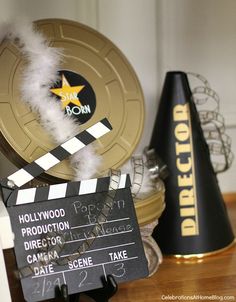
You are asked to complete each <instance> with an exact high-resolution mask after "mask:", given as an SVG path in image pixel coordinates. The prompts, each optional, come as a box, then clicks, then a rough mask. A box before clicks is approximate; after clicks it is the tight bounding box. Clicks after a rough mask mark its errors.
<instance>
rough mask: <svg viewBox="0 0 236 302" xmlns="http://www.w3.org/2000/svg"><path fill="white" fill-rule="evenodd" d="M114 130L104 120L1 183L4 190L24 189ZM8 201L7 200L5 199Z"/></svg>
mask: <svg viewBox="0 0 236 302" xmlns="http://www.w3.org/2000/svg"><path fill="white" fill-rule="evenodd" d="M111 130H112V126H111V124H110V123H109V121H108V120H107V119H106V118H104V119H102V120H101V121H99V122H97V123H96V124H94V125H93V126H91V127H89V128H88V129H86V130H84V131H82V132H81V133H79V134H77V135H76V136H74V137H73V138H71V139H69V140H67V141H66V142H64V143H63V144H61V145H59V146H58V147H56V148H55V149H53V150H52V151H50V152H48V153H46V154H45V155H43V156H41V157H40V158H38V159H37V160H35V161H34V162H32V163H30V164H28V165H26V166H25V167H24V168H22V169H20V170H18V171H16V172H15V173H13V174H11V175H10V176H8V177H7V178H5V179H3V180H2V181H1V185H2V187H4V188H6V189H7V188H9V189H11V190H14V189H17V188H20V187H22V186H23V185H24V184H26V183H27V182H29V181H30V180H32V179H34V178H35V177H37V176H39V175H40V174H42V173H43V172H45V171H47V170H48V169H50V168H52V167H53V166H55V165H56V164H58V163H59V162H61V161H62V160H63V159H65V158H67V157H68V156H70V155H72V154H74V153H76V152H77V151H79V150H81V149H82V148H84V147H85V146H87V145H88V144H90V143H92V142H93V141H95V140H96V139H98V138H100V137H101V136H103V135H104V134H106V133H108V132H109V131H111ZM5 199H6V198H5Z"/></svg>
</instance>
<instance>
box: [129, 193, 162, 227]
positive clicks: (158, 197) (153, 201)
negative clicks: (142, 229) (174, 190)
mask: <svg viewBox="0 0 236 302" xmlns="http://www.w3.org/2000/svg"><path fill="white" fill-rule="evenodd" d="M134 205H135V211H136V215H137V219H138V223H139V226H144V225H146V224H149V223H151V222H153V221H155V220H156V219H159V217H160V216H161V214H162V212H163V211H164V209H165V192H164V187H163V189H162V190H160V191H158V192H155V193H153V194H151V195H150V196H149V197H147V198H144V199H141V200H135V203H134Z"/></svg>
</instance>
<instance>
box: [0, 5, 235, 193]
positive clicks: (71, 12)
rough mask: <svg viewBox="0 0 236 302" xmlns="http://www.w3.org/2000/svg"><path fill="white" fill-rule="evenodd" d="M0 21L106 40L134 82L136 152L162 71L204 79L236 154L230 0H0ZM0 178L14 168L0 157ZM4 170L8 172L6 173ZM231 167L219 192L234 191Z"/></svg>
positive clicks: (232, 10)
mask: <svg viewBox="0 0 236 302" xmlns="http://www.w3.org/2000/svg"><path fill="white" fill-rule="evenodd" d="M0 7H1V10H0V20H5V19H8V18H14V17H16V16H25V17H27V18H28V19H30V20H36V19H42V18H65V19H71V20H75V21H79V22H82V23H84V24H87V25H89V26H91V27H93V28H95V29H97V30H98V31H100V32H102V33H103V34H104V35H106V36H107V37H108V38H110V39H111V40H112V41H113V42H114V43H115V44H116V45H117V46H118V47H119V48H120V49H121V50H122V51H123V53H124V54H125V55H126V57H127V58H128V60H129V61H130V62H131V64H132V65H133V67H134V69H135V70H136V72H137V75H138V77H139V79H140V82H141V85H142V88H143V91H144V96H145V102H146V116H147V118H146V124H145V129H144V135H143V138H142V140H141V142H140V145H139V147H138V150H137V152H139V151H141V150H142V149H143V147H144V146H146V145H148V143H149V140H150V136H151V132H152V128H153V124H154V120H155V115H156V111H157V106H158V99H159V95H160V92H161V89H162V84H163V80H164V77H165V73H166V71H168V70H183V71H194V72H197V73H200V74H202V75H204V76H205V77H206V78H207V79H208V80H209V81H210V83H211V86H212V88H213V89H214V90H216V91H217V92H218V94H219V96H220V98H221V113H222V114H223V115H224V117H225V119H226V125H227V133H228V134H229V135H230V136H231V137H232V140H233V149H234V153H235V154H236V104H235V103H236V100H235V96H236V85H235V84H236V1H235V0H224V1H222V0H66V1H65V0H40V1H38V0H0ZM0 164H1V168H0V170H1V171H0V176H6V175H7V174H9V173H10V172H9V171H12V170H14V169H15V168H14V167H13V165H11V164H10V163H9V162H8V161H6V160H5V158H4V157H3V156H2V155H1V156H0ZM8 172H9V173H8ZM235 175H236V163H234V165H233V167H232V168H231V169H230V170H229V171H228V172H225V173H223V174H222V175H220V177H219V180H220V186H221V189H222V191H223V192H232V191H236V188H235V184H234V176H235Z"/></svg>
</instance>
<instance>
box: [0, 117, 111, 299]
mask: <svg viewBox="0 0 236 302" xmlns="http://www.w3.org/2000/svg"><path fill="white" fill-rule="evenodd" d="M111 130H112V127H111V125H110V123H109V122H108V120H107V119H106V118H104V119H102V120H101V121H100V122H98V123H96V124H94V125H93V126H91V127H89V128H88V129H86V130H84V131H82V132H81V133H79V134H77V135H76V136H75V137H73V138H71V139H69V140H68V141H66V142H65V143H63V144H61V145H59V146H58V147H56V148H55V149H53V150H52V151H50V152H48V153H46V154H45V155H43V156H42V157H40V158H38V159H37V160H35V161H34V162H32V163H30V164H28V165H26V166H25V167H24V168H22V169H20V170H18V171H16V172H15V173H13V174H12V175H10V176H8V177H7V178H4V179H2V180H1V181H0V187H1V195H0V224H1V228H0V275H1V282H0V292H1V295H2V298H3V299H4V302H11V295H10V290H9V285H8V279H7V274H6V267H5V262H4V256H3V250H4V249H9V248H12V247H14V234H13V232H12V228H11V222H10V217H9V215H8V212H7V209H6V205H7V203H8V199H9V198H10V196H11V194H12V193H13V192H15V190H17V189H19V188H20V187H22V186H23V185H25V184H26V183H27V182H29V181H30V180H32V179H34V178H35V177H37V176H39V175H40V174H42V173H43V172H45V171H47V170H48V169H50V168H51V167H53V166H54V165H56V164H58V163H59V162H61V161H62V160H64V159H65V158H67V157H68V156H70V155H72V154H74V153H76V152H77V151H79V150H81V149H82V148H83V147H85V146H86V145H88V144H90V143H92V142H93V141H95V140H96V139H98V138H100V137H101V136H103V135H104V134H106V133H108V132H109V131H111ZM103 285H104V287H103V288H102V289H98V290H93V291H90V292H88V293H87V294H88V295H89V296H90V297H93V298H94V299H95V300H96V301H99V302H100V301H107V300H108V299H109V298H110V297H111V296H113V295H114V294H115V292H116V290H117V285H116V282H115V280H114V278H113V277H112V276H108V278H107V280H106V281H104V282H103ZM78 297H79V294H74V295H72V296H69V295H68V292H67V286H66V285H63V286H62V287H61V298H62V299H63V300H64V301H65V302H68V301H71V302H72V301H78Z"/></svg>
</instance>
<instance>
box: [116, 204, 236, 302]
mask: <svg viewBox="0 0 236 302" xmlns="http://www.w3.org/2000/svg"><path fill="white" fill-rule="evenodd" d="M227 207H228V212H229V216H230V219H231V222H232V225H233V228H234V232H235V233H236V202H229V203H227ZM235 268H236V245H234V246H232V247H231V248H229V249H227V250H226V251H224V252H222V253H219V254H216V255H214V256H209V257H205V258H203V259H201V260H198V261H192V262H191V261H188V262H181V261H177V260H176V259H173V258H167V257H164V261H163V263H162V264H161V265H160V268H159V269H158V271H157V273H156V274H155V275H153V276H152V277H150V278H147V279H142V280H138V281H134V282H130V283H127V284H121V285H120V286H119V291H118V293H117V294H116V295H115V296H114V297H113V298H112V299H111V301H112V302H141V301H142V302H143V301H145V302H154V301H155V302H158V301H178V300H170V299H169V300H168V299H166V300H164V299H162V298H163V297H162V296H163V295H165V296H167V295H170V296H172V295H173V296H181V295H202V296H204V295H205V296H207V295H208V296H210V295H218V296H233V297H234V300H233V299H232V300H228V301H236V269H235ZM180 301H182V300H180ZM192 301H205V300H197V299H196V300H192ZM216 301H219V300H216Z"/></svg>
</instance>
